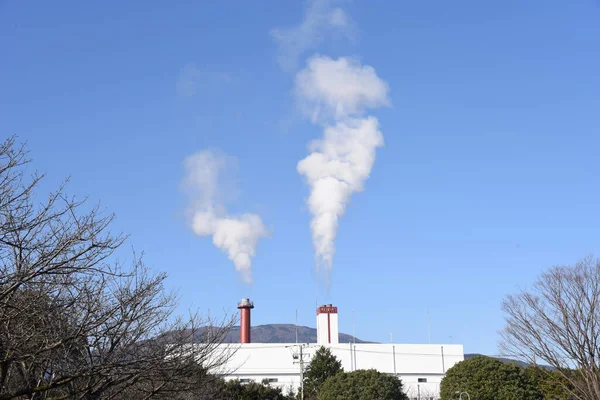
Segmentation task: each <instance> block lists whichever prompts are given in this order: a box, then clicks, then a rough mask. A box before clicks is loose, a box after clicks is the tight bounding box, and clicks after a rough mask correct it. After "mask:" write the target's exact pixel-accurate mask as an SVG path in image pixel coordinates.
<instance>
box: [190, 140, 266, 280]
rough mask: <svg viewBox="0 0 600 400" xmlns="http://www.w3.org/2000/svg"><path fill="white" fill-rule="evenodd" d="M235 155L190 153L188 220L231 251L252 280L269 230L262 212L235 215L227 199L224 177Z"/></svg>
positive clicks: (243, 275)
mask: <svg viewBox="0 0 600 400" xmlns="http://www.w3.org/2000/svg"><path fill="white" fill-rule="evenodd" d="M234 161H235V160H234V159H233V158H231V157H227V156H225V155H224V154H222V153H219V152H217V151H210V150H204V151H200V152H198V153H195V154H192V155H190V156H188V157H187V158H186V159H185V160H184V162H183V166H184V169H185V176H184V179H183V181H182V190H183V191H184V193H185V194H186V195H187V196H188V198H189V200H190V202H189V206H188V209H187V216H188V222H189V223H190V226H191V228H192V230H193V231H194V233H196V234H197V235H198V236H212V240H213V244H214V245H215V246H216V247H218V248H219V249H221V250H223V251H224V252H225V253H227V256H228V257H229V259H230V260H231V261H233V264H234V265H235V269H236V271H238V273H239V274H240V277H241V279H242V280H243V281H244V283H247V284H251V283H252V257H254V255H255V254H256V245H257V243H258V240H259V239H260V238H261V237H267V236H268V231H267V229H266V228H265V226H264V225H263V222H262V220H261V218H260V216H258V215H256V214H250V213H244V214H241V215H237V216H232V215H229V214H228V213H227V210H226V208H225V205H224V202H223V198H222V196H223V193H222V184H221V182H220V179H221V178H222V175H223V173H225V172H227V170H228V169H230V168H231V166H232V164H233V163H234Z"/></svg>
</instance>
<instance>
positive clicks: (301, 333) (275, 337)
mask: <svg viewBox="0 0 600 400" xmlns="http://www.w3.org/2000/svg"><path fill="white" fill-rule="evenodd" d="M213 330H214V331H215V332H218V331H219V330H220V329H219V328H218V327H214V328H212V327H210V328H209V327H205V328H203V329H200V330H199V331H198V332H196V334H195V335H194V342H196V343H200V342H202V340H203V338H204V339H206V334H208V331H213ZM173 334H174V332H167V333H165V334H164V335H163V337H162V340H164V341H166V342H168V341H169V340H170V339H169V338H170V337H171V335H173ZM215 334H217V333H215ZM250 334H251V338H252V343H295V342H296V325H293V324H268V325H257V326H253V327H251V328H250ZM239 341H240V327H239V326H233V327H231V329H230V330H229V331H228V332H227V335H226V336H225V338H224V340H223V343H239ZM339 341H340V343H350V342H356V343H373V342H367V341H364V340H360V339H356V340H354V339H353V337H352V335H347V334H345V333H340V334H339ZM298 342H299V343H316V342H317V330H316V329H315V328H309V327H308V326H298Z"/></svg>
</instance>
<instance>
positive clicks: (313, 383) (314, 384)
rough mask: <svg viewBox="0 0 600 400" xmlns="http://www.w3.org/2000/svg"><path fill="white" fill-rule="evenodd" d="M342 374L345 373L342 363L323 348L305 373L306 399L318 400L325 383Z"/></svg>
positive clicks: (318, 351)
mask: <svg viewBox="0 0 600 400" xmlns="http://www.w3.org/2000/svg"><path fill="white" fill-rule="evenodd" d="M340 372H344V369H343V368H342V362H341V361H340V360H338V359H337V357H336V356H334V355H333V354H332V353H331V350H330V349H329V348H326V347H324V346H321V347H320V348H319V349H318V350H317V351H316V352H315V355H314V357H313V358H312V360H311V361H310V364H309V365H308V367H307V368H306V371H305V373H304V398H305V399H307V400H311V399H316V398H317V395H318V394H319V389H320V388H321V386H322V385H323V383H325V381H326V380H327V379H328V378H330V377H332V376H334V375H336V374H338V373H340Z"/></svg>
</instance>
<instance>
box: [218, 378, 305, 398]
mask: <svg viewBox="0 0 600 400" xmlns="http://www.w3.org/2000/svg"><path fill="white" fill-rule="evenodd" d="M216 392H218V393H214V394H212V396H211V397H210V398H211V399H212V400H292V399H293V398H294V396H293V395H292V396H289V395H285V394H283V392H282V390H281V388H278V387H274V386H270V385H269V383H268V381H266V380H263V381H262V382H261V383H258V382H248V383H242V382H240V381H239V380H237V379H235V380H231V381H228V382H225V381H221V382H220V383H219V384H218V385H217V390H216Z"/></svg>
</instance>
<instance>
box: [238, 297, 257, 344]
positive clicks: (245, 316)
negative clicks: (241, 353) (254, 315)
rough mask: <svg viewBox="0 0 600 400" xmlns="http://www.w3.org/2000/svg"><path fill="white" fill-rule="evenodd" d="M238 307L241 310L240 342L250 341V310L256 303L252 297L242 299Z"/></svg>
mask: <svg viewBox="0 0 600 400" xmlns="http://www.w3.org/2000/svg"><path fill="white" fill-rule="evenodd" d="M237 308H239V310H240V343H250V342H251V339H250V310H252V309H253V308H254V303H253V302H251V301H250V299H242V300H241V301H240V302H239V303H238V307H237Z"/></svg>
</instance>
